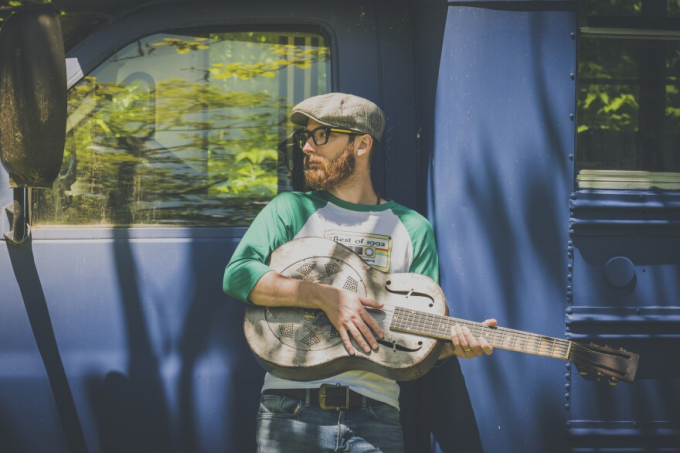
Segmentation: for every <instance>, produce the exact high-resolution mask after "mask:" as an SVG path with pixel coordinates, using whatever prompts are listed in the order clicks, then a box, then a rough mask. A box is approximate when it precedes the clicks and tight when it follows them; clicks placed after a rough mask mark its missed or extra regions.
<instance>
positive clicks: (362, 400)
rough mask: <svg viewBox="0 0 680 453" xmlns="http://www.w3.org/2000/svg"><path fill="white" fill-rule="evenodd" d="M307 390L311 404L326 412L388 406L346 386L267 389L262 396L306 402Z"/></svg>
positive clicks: (324, 385) (326, 385) (325, 385)
mask: <svg viewBox="0 0 680 453" xmlns="http://www.w3.org/2000/svg"><path fill="white" fill-rule="evenodd" d="M307 390H309V403H310V404H315V405H316V404H318V405H319V407H321V409H323V410H326V411H330V410H340V409H351V408H357V407H362V406H363V405H364V404H366V406H375V405H377V404H386V403H383V402H382V401H378V400H374V399H373V398H368V397H365V396H363V395H361V394H360V393H357V392H355V391H353V390H350V389H349V387H347V386H344V385H328V384H322V385H321V387H319V388H318V389H267V390H264V391H263V392H262V394H263V395H277V396H285V397H288V398H295V399H297V400H300V401H306V400H307Z"/></svg>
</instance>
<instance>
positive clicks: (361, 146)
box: [355, 134, 373, 157]
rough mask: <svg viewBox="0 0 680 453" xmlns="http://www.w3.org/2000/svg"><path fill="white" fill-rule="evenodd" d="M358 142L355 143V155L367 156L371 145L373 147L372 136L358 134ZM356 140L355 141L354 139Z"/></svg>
mask: <svg viewBox="0 0 680 453" xmlns="http://www.w3.org/2000/svg"><path fill="white" fill-rule="evenodd" d="M357 139H358V143H357V144H356V150H357V157H361V156H364V155H365V156H368V155H369V153H370V151H371V147H373V137H371V136H370V135H368V134H366V135H360V136H358V137H357ZM355 142H356V141H355Z"/></svg>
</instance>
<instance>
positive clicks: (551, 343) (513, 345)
mask: <svg viewBox="0 0 680 453" xmlns="http://www.w3.org/2000/svg"><path fill="white" fill-rule="evenodd" d="M456 324H458V325H461V326H465V327H467V328H468V329H469V330H470V332H471V333H472V335H473V336H475V337H476V338H484V339H485V340H486V341H487V342H488V343H489V344H490V345H491V346H492V347H494V348H499V349H507V350H510V351H518V352H525V353H528V354H535V355H539V356H544V357H553V358H561V359H566V360H568V359H569V352H570V350H571V342H569V341H566V340H560V339H557V338H552V337H547V336H543V335H536V334H532V333H528V332H521V331H515V330H511V329H505V328H503V327H490V326H487V325H486V324H483V323H477V322H473V321H467V320H464V319H458V318H452V317H448V316H442V315H436V314H432V313H427V312H422V311H418V310H411V309H406V308H403V307H395V309H394V314H393V317H392V322H391V323H390V326H389V328H390V329H392V330H395V331H402V332H409V333H413V334H419V335H424V336H429V337H434V338H440V339H449V338H450V337H451V330H452V329H453V326H455V325H456Z"/></svg>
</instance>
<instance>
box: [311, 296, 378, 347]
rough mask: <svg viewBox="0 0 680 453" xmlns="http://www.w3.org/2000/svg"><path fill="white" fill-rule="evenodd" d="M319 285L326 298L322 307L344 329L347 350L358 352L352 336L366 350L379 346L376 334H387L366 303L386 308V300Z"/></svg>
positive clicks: (341, 330)
mask: <svg viewBox="0 0 680 453" xmlns="http://www.w3.org/2000/svg"><path fill="white" fill-rule="evenodd" d="M318 289H319V290H320V292H321V295H322V299H323V302H322V304H321V306H320V307H319V308H321V309H322V310H323V311H324V312H325V313H326V316H328V319H329V320H330V322H331V323H332V324H333V325H334V326H335V328H336V329H337V330H338V333H340V337H341V338H342V342H343V343H344V345H345V348H346V349H347V352H349V353H350V355H355V354H356V350H355V349H354V347H353V346H352V342H351V338H354V340H355V341H356V342H357V343H358V344H359V346H360V347H361V349H363V350H364V352H366V353H369V352H371V349H378V342H377V341H376V340H375V337H376V336H377V337H378V338H383V337H384V334H383V331H382V329H381V328H380V326H379V325H378V322H377V321H376V320H375V318H373V316H371V314H370V313H369V312H368V310H366V308H365V307H372V308H382V307H383V304H380V303H378V302H376V301H374V300H372V299H367V298H365V297H361V296H359V295H357V294H356V293H353V292H350V291H345V290H342V289H339V288H335V287H332V286H328V285H319V288H318ZM350 335H351V337H350Z"/></svg>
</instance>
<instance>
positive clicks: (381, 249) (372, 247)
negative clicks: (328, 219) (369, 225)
mask: <svg viewBox="0 0 680 453" xmlns="http://www.w3.org/2000/svg"><path fill="white" fill-rule="evenodd" d="M324 237H325V238H326V239H330V240H331V241H335V242H337V243H339V244H342V245H344V246H345V247H348V248H349V249H350V250H352V251H354V252H355V253H356V254H357V255H359V256H360V257H361V258H363V260H364V261H366V263H367V264H369V265H370V266H371V267H373V268H374V269H377V270H379V271H382V272H389V271H390V255H391V254H392V238H391V237H390V236H385V235H381V234H369V233H357V232H354V231H340V230H327V231H325V233H324Z"/></svg>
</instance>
